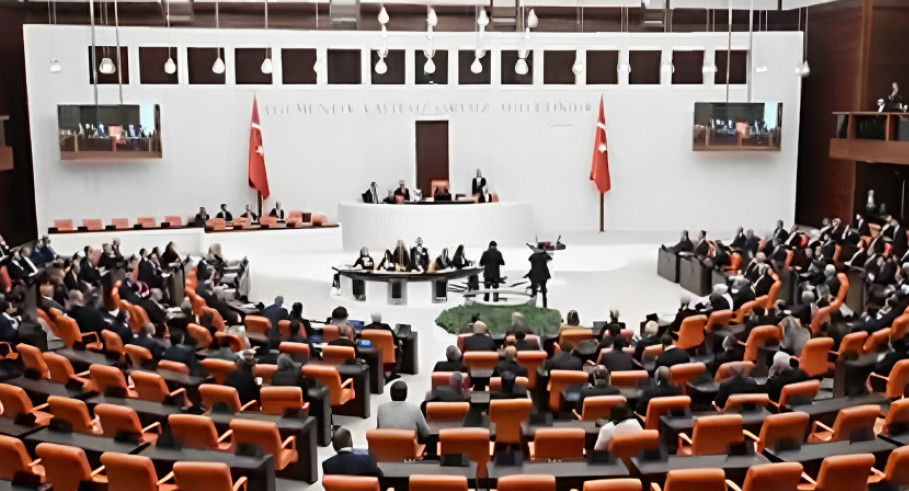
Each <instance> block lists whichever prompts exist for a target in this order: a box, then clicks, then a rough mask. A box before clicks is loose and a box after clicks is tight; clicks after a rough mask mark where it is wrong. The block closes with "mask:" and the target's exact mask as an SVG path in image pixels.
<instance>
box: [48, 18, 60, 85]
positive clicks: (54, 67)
mask: <svg viewBox="0 0 909 491" xmlns="http://www.w3.org/2000/svg"><path fill="white" fill-rule="evenodd" d="M51 7H53V13H51ZM47 23H48V24H53V25H55V26H56V25H57V2H47ZM51 51H53V40H52V41H51ZM48 70H50V72H51V73H60V72H61V71H62V70H63V67H62V66H61V65H60V60H58V59H57V58H51V60H50V65H49V66H48Z"/></svg>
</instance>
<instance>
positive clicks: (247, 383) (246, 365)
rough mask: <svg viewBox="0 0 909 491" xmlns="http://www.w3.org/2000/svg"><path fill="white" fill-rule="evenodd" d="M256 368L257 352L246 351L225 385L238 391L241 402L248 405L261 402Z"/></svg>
mask: <svg viewBox="0 0 909 491" xmlns="http://www.w3.org/2000/svg"><path fill="white" fill-rule="evenodd" d="M254 366H256V357H255V352H254V351H252V350H246V351H244V352H243V356H241V357H240V358H238V359H237V368H235V369H234V370H233V371H232V372H230V375H228V376H227V379H225V380H224V385H227V386H229V387H233V388H235V389H237V394H239V395H240V402H241V403H243V404H246V403H247V402H250V401H258V400H259V384H257V383H256V377H255V376H254V375H253V367H254Z"/></svg>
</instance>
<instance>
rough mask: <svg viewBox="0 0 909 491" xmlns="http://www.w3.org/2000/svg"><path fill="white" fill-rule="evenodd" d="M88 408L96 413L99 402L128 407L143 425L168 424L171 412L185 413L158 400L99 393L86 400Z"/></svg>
mask: <svg viewBox="0 0 909 491" xmlns="http://www.w3.org/2000/svg"><path fill="white" fill-rule="evenodd" d="M85 404H86V405H87V406H88V410H89V411H91V412H92V414H94V411H95V406H97V405H98V404H113V405H115V406H124V407H128V408H130V409H132V410H134V411H136V414H138V415H139V422H141V423H142V426H148V425H150V424H153V423H162V424H166V422H167V418H168V416H170V415H171V414H183V409H182V408H180V407H178V406H172V405H170V404H160V403H157V402H149V401H143V400H142V399H128V398H125V397H113V396H103V395H97V396H94V397H91V398H88V399H86V400H85Z"/></svg>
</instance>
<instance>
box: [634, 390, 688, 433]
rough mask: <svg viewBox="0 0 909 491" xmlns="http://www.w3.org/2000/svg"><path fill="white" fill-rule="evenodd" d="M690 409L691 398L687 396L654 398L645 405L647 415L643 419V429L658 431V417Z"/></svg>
mask: <svg viewBox="0 0 909 491" xmlns="http://www.w3.org/2000/svg"><path fill="white" fill-rule="evenodd" d="M690 409H691V398H690V397H688V396H668V397H654V398H653V399H651V400H650V402H649V403H648V404H647V414H646V415H645V417H644V429H647V430H658V429H660V417H661V416H663V415H664V414H669V413H671V412H680V411H688V410H690Z"/></svg>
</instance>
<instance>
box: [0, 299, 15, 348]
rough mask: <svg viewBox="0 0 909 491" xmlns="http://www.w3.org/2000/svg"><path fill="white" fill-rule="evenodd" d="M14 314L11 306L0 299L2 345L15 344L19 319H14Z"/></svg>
mask: <svg viewBox="0 0 909 491" xmlns="http://www.w3.org/2000/svg"><path fill="white" fill-rule="evenodd" d="M15 312H16V310H15V308H14V307H13V304H11V303H10V302H8V301H7V300H6V299H5V298H2V297H0V341H2V342H4V343H10V344H12V343H15V342H16V334H17V330H18V328H19V319H17V318H16V317H15V315H14V314H15Z"/></svg>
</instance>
